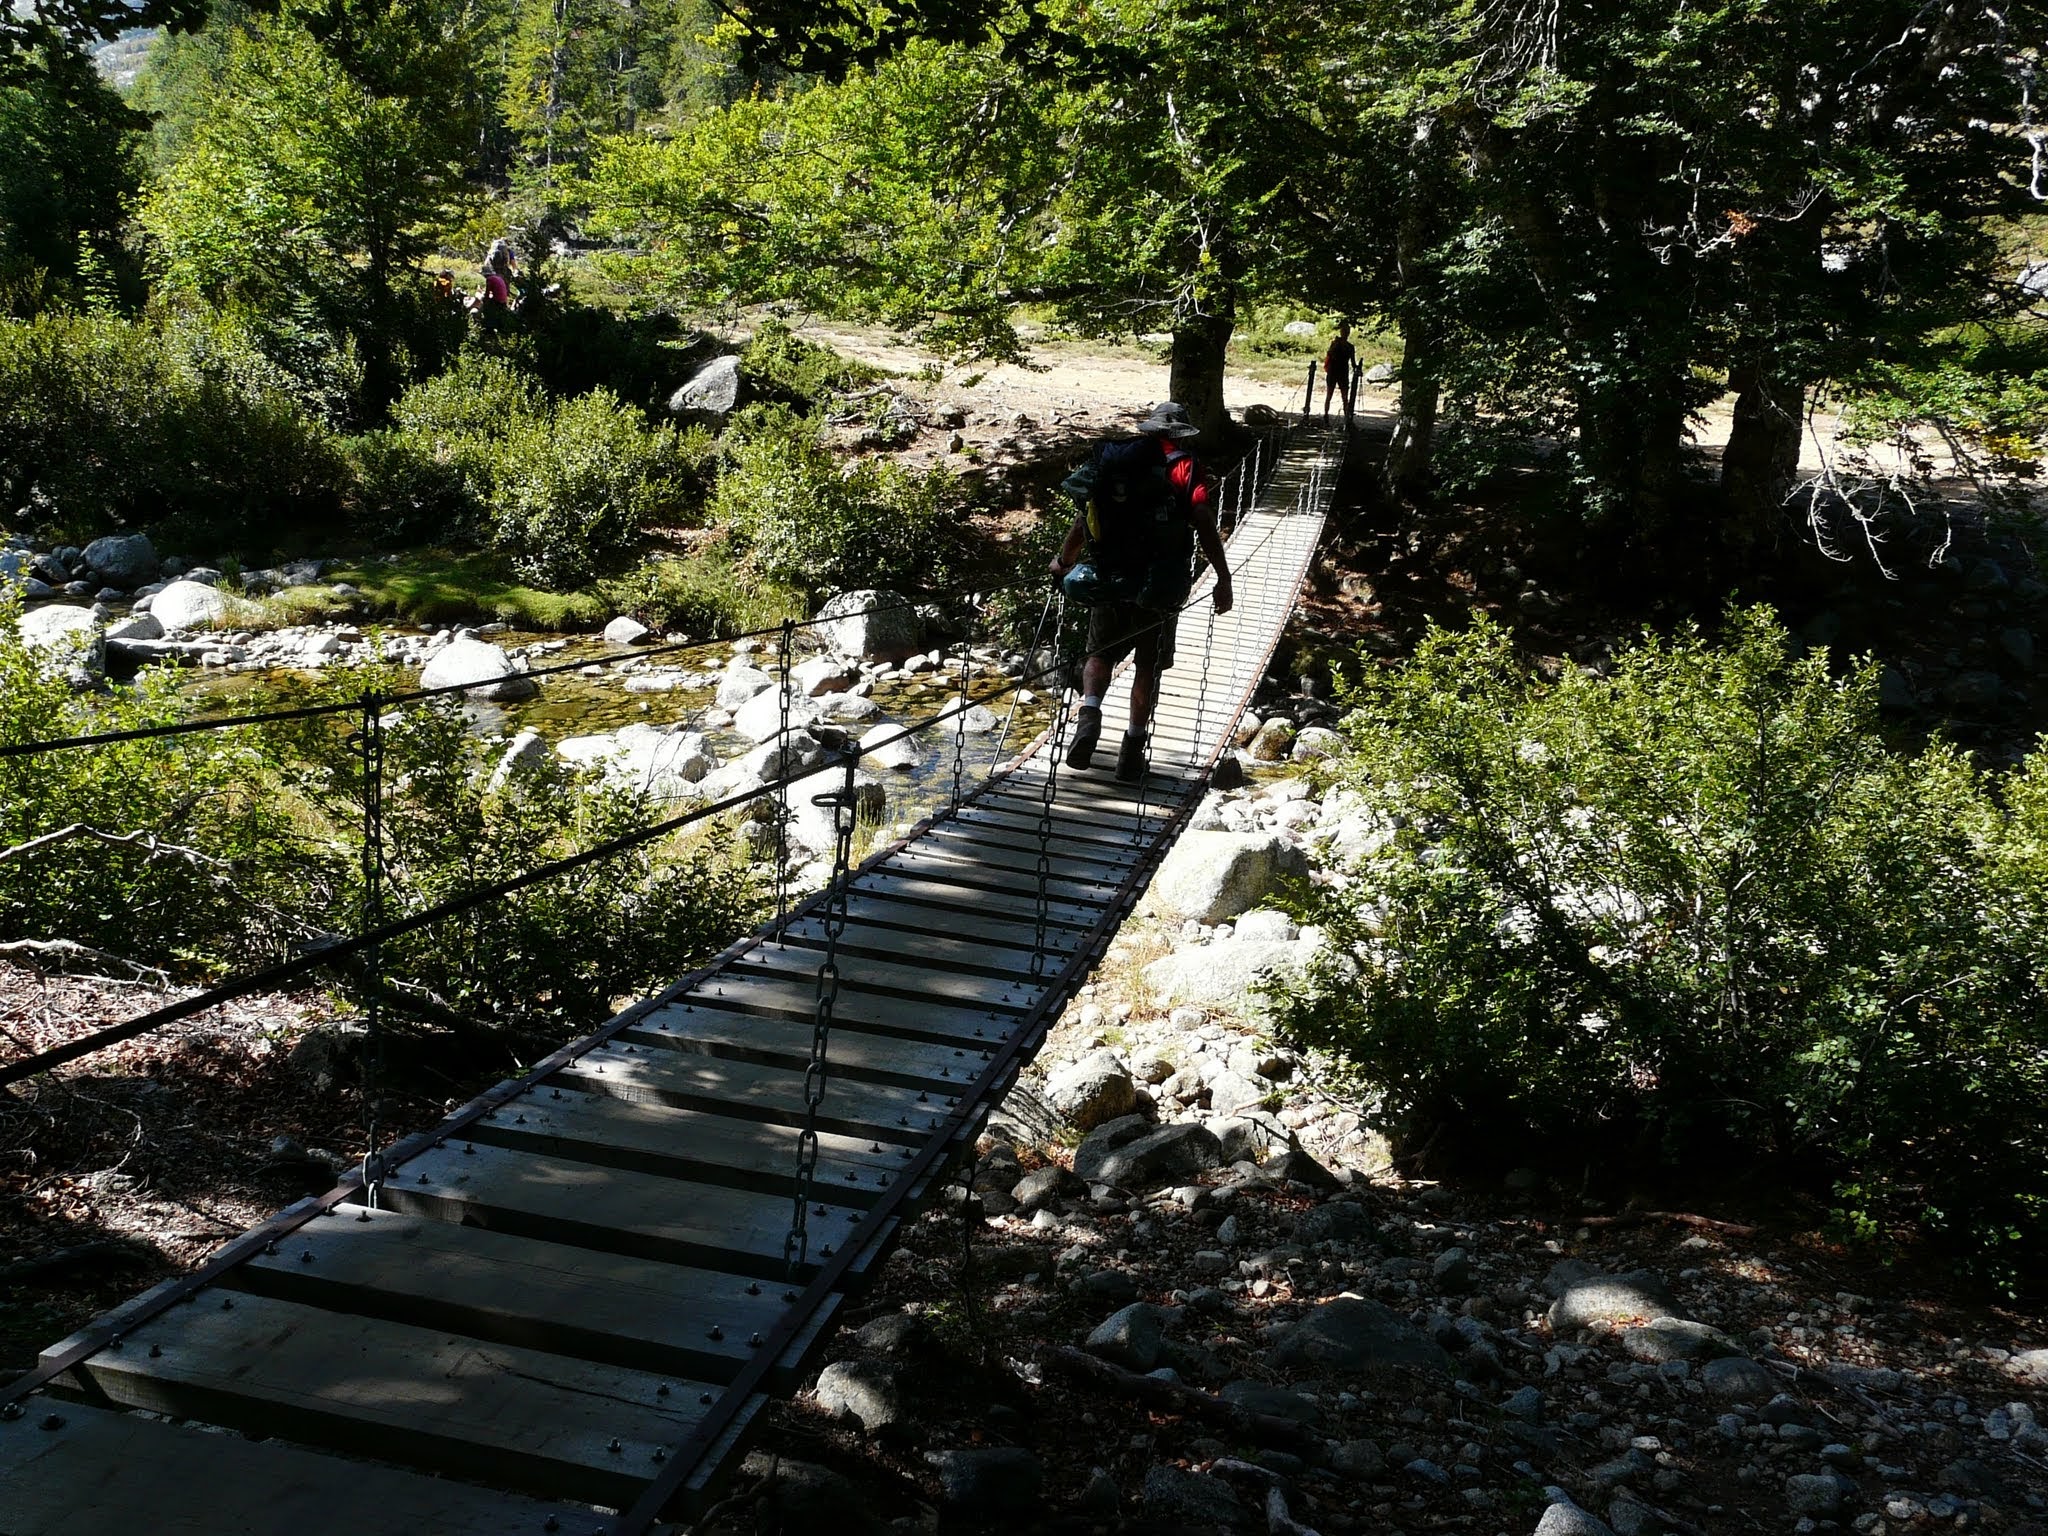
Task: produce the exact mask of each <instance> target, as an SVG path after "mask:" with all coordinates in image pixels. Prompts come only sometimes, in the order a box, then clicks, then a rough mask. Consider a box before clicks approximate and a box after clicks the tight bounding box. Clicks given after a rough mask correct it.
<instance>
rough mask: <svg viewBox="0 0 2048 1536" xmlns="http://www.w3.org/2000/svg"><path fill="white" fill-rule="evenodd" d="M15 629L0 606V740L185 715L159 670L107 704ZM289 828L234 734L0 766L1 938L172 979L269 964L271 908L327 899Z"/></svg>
mask: <svg viewBox="0 0 2048 1536" xmlns="http://www.w3.org/2000/svg"><path fill="white" fill-rule="evenodd" d="M15 617H16V610H15V609H14V608H13V606H12V605H11V604H10V603H8V602H7V601H4V600H0V743H4V744H8V745H18V744H21V743H25V742H31V741H47V740H50V739H52V738H60V737H65V736H70V735H74V734H84V733H88V732H99V731H117V730H129V729H140V728H144V727H149V726H155V725H163V724H167V723H169V722H171V721H173V720H176V719H178V718H179V717H180V714H181V710H182V705H181V702H180V701H179V699H178V698H177V696H176V695H175V693H174V692H173V691H172V688H171V686H170V685H169V682H168V681H167V679H166V674H163V673H161V672H160V673H157V674H156V675H155V676H154V677H151V678H146V679H145V680H144V681H143V682H141V683H139V684H138V685H137V686H135V687H134V688H129V689H122V690H120V691H118V692H116V693H114V694H112V695H109V696H107V697H105V698H97V697H92V696H81V695H79V694H77V693H75V692H74V691H73V689H72V688H71V686H70V685H69V683H67V682H66V681H65V680H64V679H63V677H62V676H61V675H60V674H59V672H58V671H57V670H55V669H52V668H50V667H49V666H48V664H47V663H48V660H49V658H48V657H47V656H44V655H42V654H40V653H38V652H37V651H35V650H33V649H31V648H29V647H26V646H24V645H23V644H22V643H21V641H20V640H19V638H18V636H17V632H16V629H15ZM296 831H297V829H296V828H295V826H294V825H293V823H292V820H291V818H290V816H289V814H288V812H287V811H286V810H285V809H284V808H283V807H282V806H281V805H280V803H279V802H278V800H277V799H276V798H275V797H274V796H272V795H270V794H268V793H266V781H265V776H264V773H263V770H262V762H261V756H260V754H259V753H258V752H257V751H256V750H255V747H254V743H253V742H252V740H251V738H250V737H249V736H248V734H247V733H244V732H223V733H218V734H215V733H206V734H202V735H192V736H179V737H170V738H165V739H160V740H152V741H128V742H118V743H114V744H112V745H109V746H103V747H92V748H80V749H74V750H69V751H62V752H49V753H43V754H38V755H35V756H27V757H6V758H0V942H9V941H27V942H29V943H30V944H41V943H47V942H48V941H51V940H59V941H65V942H68V943H71V944H78V945H84V946H87V947H88V948H91V949H95V950H100V951H104V952H110V953H114V954H117V955H119V956H121V957H123V958H125V959H128V960H131V961H136V962H139V963H141V964H145V965H153V966H162V967H167V968H173V969H177V970H193V969H197V970H202V971H204V970H212V969H218V968H221V967H225V966H229V965H234V964H247V963H253V962H257V961H262V960H272V959H276V958H278V957H279V955H280V954H281V946H282V945H283V943H284V942H285V940H286V939H287V937H289V936H292V933H293V925H292V924H291V922H290V921H289V920H282V919H281V918H280V909H281V908H282V907H284V906H288V905H294V906H302V905H306V904H317V903H318V902H319V900H320V899H321V893H322V892H325V891H329V890H331V889H332V887H331V883H330V881H329V879H328V873H327V871H326V870H325V869H324V867H323V861H322V859H321V858H320V856H319V855H318V854H317V853H316V852H308V851H305V850H304V849H302V847H301V844H300V842H299V840H298V838H297V836H296V835H295V834H296Z"/></svg>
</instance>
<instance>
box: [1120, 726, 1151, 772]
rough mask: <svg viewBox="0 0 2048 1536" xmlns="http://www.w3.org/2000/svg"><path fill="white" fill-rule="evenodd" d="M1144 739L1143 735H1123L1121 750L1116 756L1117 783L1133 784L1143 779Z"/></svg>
mask: <svg viewBox="0 0 2048 1536" xmlns="http://www.w3.org/2000/svg"><path fill="white" fill-rule="evenodd" d="M1146 766H1147V765H1146V762H1145V738H1144V736H1143V735H1132V734H1131V733H1130V732H1128V731H1127V732H1125V733H1124V744H1123V750H1122V751H1120V752H1118V753H1117V755H1116V776H1117V780H1118V782H1119V783H1123V784H1135V783H1137V782H1138V780H1140V779H1142V778H1143V777H1145V768H1146Z"/></svg>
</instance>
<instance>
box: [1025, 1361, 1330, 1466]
mask: <svg viewBox="0 0 2048 1536" xmlns="http://www.w3.org/2000/svg"><path fill="white" fill-rule="evenodd" d="M1044 1362H1045V1364H1046V1365H1047V1366H1048V1367H1050V1368H1051V1369H1053V1370H1056V1371H1058V1372H1059V1373H1060V1374H1061V1375H1063V1376H1067V1377H1069V1378H1071V1379H1073V1380H1076V1381H1081V1382H1085V1383H1087V1384H1088V1385H1090V1386H1093V1387H1096V1388H1099V1389H1101V1390H1103V1391H1106V1392H1113V1393H1116V1394H1117V1395H1119V1396H1122V1397H1128V1398H1134V1399H1136V1400H1137V1401H1138V1402H1141V1403H1144V1404H1147V1405H1148V1406H1150V1407H1153V1408H1157V1409H1159V1410H1160V1411H1161V1412H1164V1413H1179V1414H1185V1415H1186V1416H1187V1417H1188V1418H1191V1419H1200V1420H1203V1421H1204V1422H1206V1423H1210V1424H1221V1425H1222V1426H1224V1427H1225V1428H1226V1429H1229V1430H1231V1431H1232V1432H1234V1433H1236V1434H1240V1435H1243V1436H1245V1437H1246V1438H1247V1439H1250V1440H1257V1441H1259V1442H1260V1443H1262V1444H1265V1445H1272V1446H1278V1447H1280V1448H1282V1449H1286V1450H1296V1451H1301V1450H1311V1449H1313V1448H1314V1447H1315V1446H1316V1444H1317V1443H1318V1437H1317V1436H1315V1435H1314V1434H1311V1433H1310V1432H1309V1431H1308V1430H1307V1429H1305V1428H1303V1427H1302V1426H1301V1425H1299V1424H1297V1423H1295V1422H1294V1421H1293V1420H1292V1419H1283V1418H1280V1417H1278V1416H1277V1415H1275V1414H1270V1413H1253V1412H1251V1411H1250V1410H1248V1409H1244V1408H1240V1407H1238V1406H1237V1405H1236V1404H1235V1403H1226V1402H1224V1401H1223V1399H1221V1398H1220V1397H1211V1396H1210V1395H1209V1394H1208V1393H1206V1392H1197V1391H1196V1390H1195V1389H1194V1388H1192V1387H1183V1386H1180V1385H1178V1384H1176V1383H1174V1382H1170V1381H1161V1380H1159V1379H1158V1378H1157V1377H1154V1376H1140V1375H1137V1374H1136V1373H1135V1372H1132V1371H1127V1370H1125V1369H1123V1367H1121V1366H1116V1365H1111V1364H1110V1363H1109V1362H1108V1361H1107V1360H1098V1359H1096V1358H1095V1357H1094V1356H1093V1355H1090V1354H1086V1353H1084V1352H1083V1351H1081V1350H1078V1349H1075V1348H1072V1347H1071V1346H1069V1345H1060V1346H1058V1347H1056V1348H1053V1349H1049V1350H1047V1351H1046V1352H1045V1355H1044Z"/></svg>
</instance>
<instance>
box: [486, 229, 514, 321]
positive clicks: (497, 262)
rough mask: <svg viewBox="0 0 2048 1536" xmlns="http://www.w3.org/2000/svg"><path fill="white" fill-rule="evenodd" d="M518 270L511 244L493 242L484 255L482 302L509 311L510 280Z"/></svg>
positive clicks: (510, 297)
mask: <svg viewBox="0 0 2048 1536" xmlns="http://www.w3.org/2000/svg"><path fill="white" fill-rule="evenodd" d="M518 270H519V260H518V258H517V257H516V256H514V255H513V253H512V242H511V241H509V240H493V241H492V242H491V248H490V250H489V251H488V252H486V253H485V255H484V291H483V302H484V303H486V304H495V305H498V306H499V307H500V308H503V309H510V308H511V307H512V278H513V275H514V274H515V273H516V272H517V271H518Z"/></svg>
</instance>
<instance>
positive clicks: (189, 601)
mask: <svg viewBox="0 0 2048 1536" xmlns="http://www.w3.org/2000/svg"><path fill="white" fill-rule="evenodd" d="M149 613H150V617H151V618H153V619H155V620H156V621H157V623H159V624H161V625H163V627H164V633H165V634H167V635H172V634H179V633H181V632H184V631H187V630H194V629H215V628H218V627H219V626H220V625H221V624H224V623H225V622H227V616H228V595H227V594H226V593H225V592H223V591H221V590H220V589H219V588H218V587H212V586H208V585H207V584H206V583H205V582H202V581H174V582H172V583H171V584H170V585H169V586H167V587H165V588H164V589H163V591H161V592H159V593H157V594H156V596H155V597H154V598H152V599H151V600H150V604H149Z"/></svg>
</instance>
